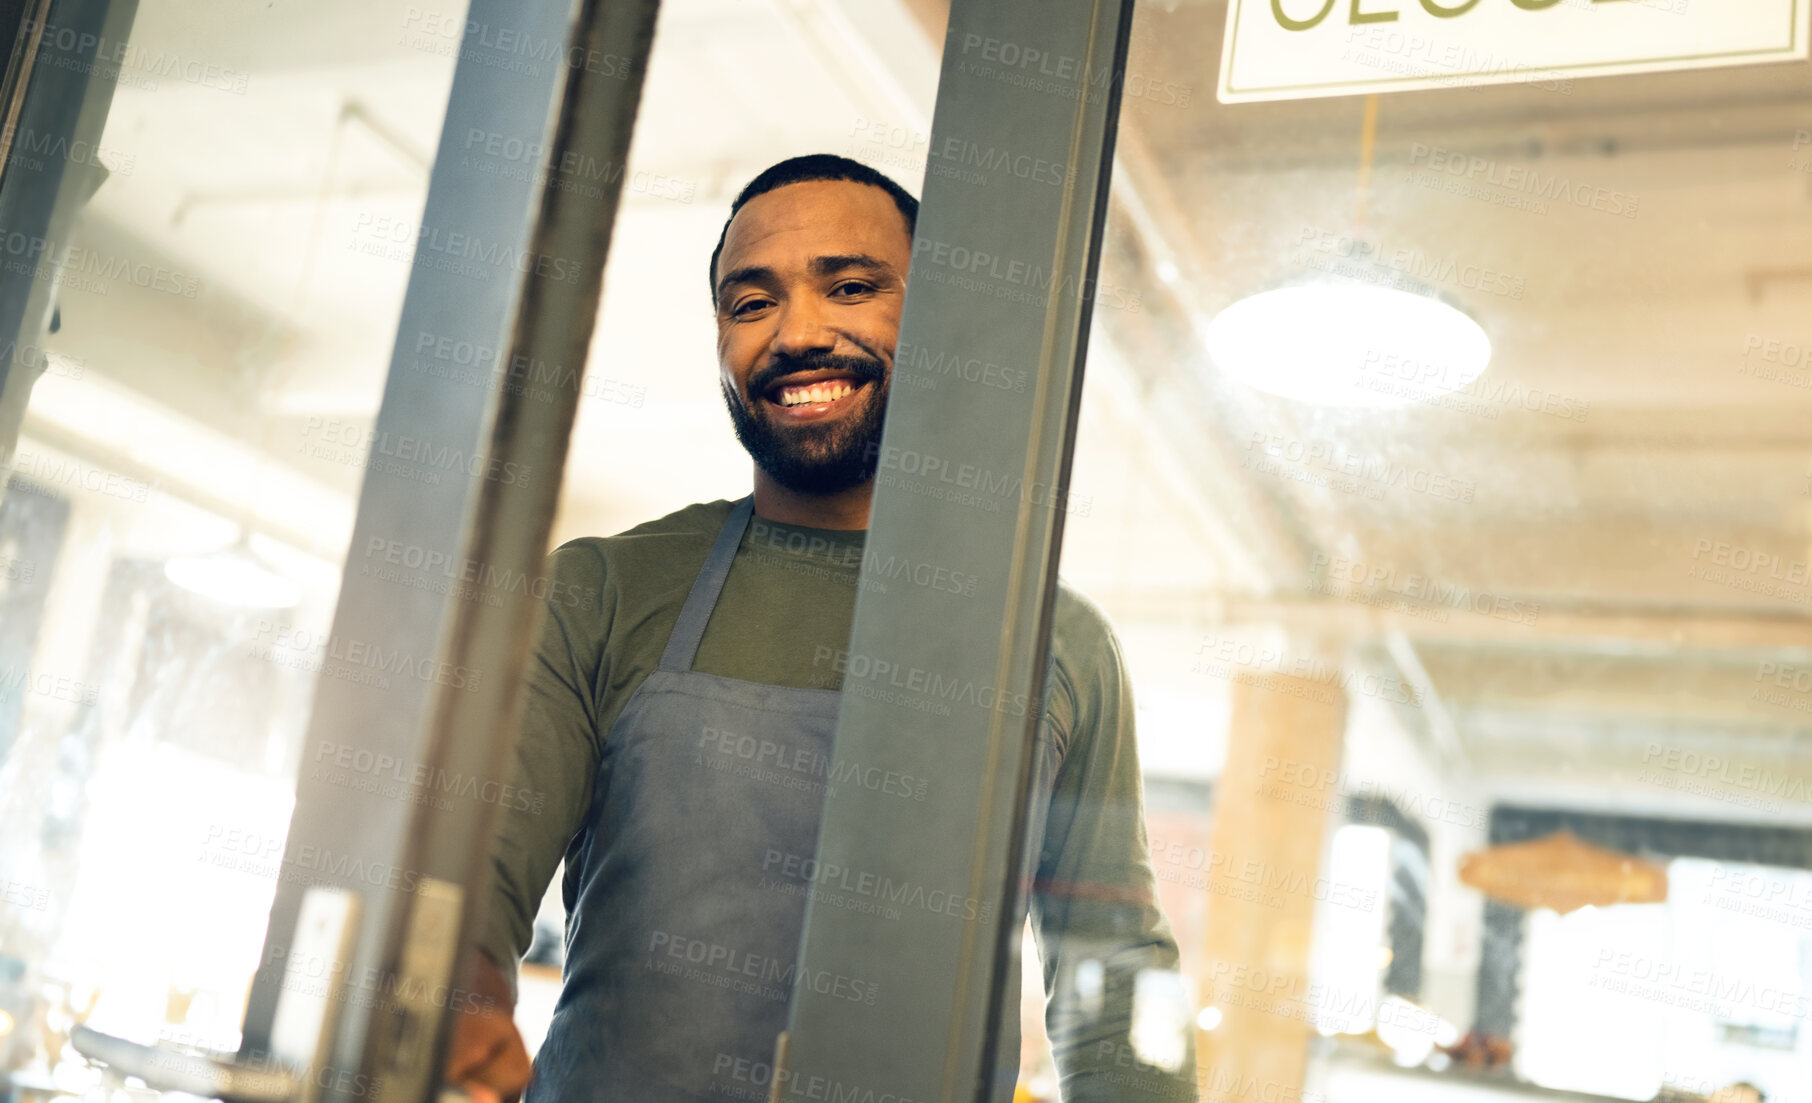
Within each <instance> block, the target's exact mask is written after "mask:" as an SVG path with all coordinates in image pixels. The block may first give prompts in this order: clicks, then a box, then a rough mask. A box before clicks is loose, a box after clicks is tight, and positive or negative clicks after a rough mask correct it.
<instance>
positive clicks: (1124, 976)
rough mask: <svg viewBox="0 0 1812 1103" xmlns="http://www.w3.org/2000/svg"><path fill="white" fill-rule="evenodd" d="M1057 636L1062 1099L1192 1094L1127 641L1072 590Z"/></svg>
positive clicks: (1063, 596) (1062, 598) (1050, 839)
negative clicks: (1149, 822) (1124, 653)
mask: <svg viewBox="0 0 1812 1103" xmlns="http://www.w3.org/2000/svg"><path fill="white" fill-rule="evenodd" d="M1052 640H1053V644H1052V648H1053V651H1054V653H1055V658H1056V662H1055V664H1054V672H1053V679H1054V683H1055V684H1053V685H1052V686H1051V687H1048V688H1047V691H1046V699H1047V701H1048V702H1049V704H1050V708H1049V714H1048V715H1049V720H1050V724H1051V728H1052V731H1051V733H1050V734H1051V737H1052V738H1054V739H1055V740H1056V741H1057V745H1058V749H1059V754H1060V756H1061V764H1060V765H1059V766H1058V768H1057V772H1056V776H1055V778H1054V779H1052V783H1051V796H1050V805H1049V811H1048V814H1047V819H1046V824H1045V830H1044V842H1043V846H1042V849H1041V851H1040V854H1039V858H1038V867H1037V874H1036V879H1035V881H1034V883H1033V886H1032V900H1031V909H1030V910H1031V915H1032V921H1033V922H1032V930H1033V938H1034V940H1035V941H1036V943H1037V946H1038V951H1039V957H1040V960H1041V961H1042V962H1043V965H1044V982H1045V992H1046V993H1047V1000H1046V1008H1045V1025H1046V1030H1047V1032H1048V1033H1049V1035H1050V1038H1051V1046H1052V1049H1053V1051H1054V1054H1055V1057H1056V1060H1057V1071H1058V1076H1059V1090H1060V1092H1061V1098H1062V1100H1063V1103H1098V1101H1099V1103H1106V1101H1109V1100H1114V1101H1146V1100H1150V1101H1162V1103H1192V1101H1194V1100H1195V1099H1196V1084H1195V1024H1194V1022H1193V1009H1192V1007H1191V1005H1190V1001H1189V997H1188V995H1187V990H1186V989H1185V987H1184V982H1183V979H1182V977H1181V974H1180V972H1179V970H1178V953H1177V945H1176V939H1175V938H1174V937H1173V936H1172V935H1171V932H1170V924H1169V923H1168V922H1167V921H1166V920H1165V918H1164V915H1163V913H1162V912H1161V911H1160V910H1159V908H1158V903H1157V885H1156V879H1155V878H1154V877H1153V875H1152V869H1151V855H1150V843H1149V842H1148V841H1147V838H1146V832H1145V809H1144V793H1143V788H1142V783H1141V780H1140V773H1139V753H1138V745H1137V742H1136V739H1135V735H1134V727H1133V698H1132V684H1131V681H1130V679H1129V678H1128V676H1127V672H1126V667H1125V664H1124V662H1123V661H1122V657H1121V653H1120V644H1119V640H1118V639H1116V638H1115V636H1114V633H1113V629H1112V628H1111V627H1110V626H1109V624H1108V623H1107V620H1106V618H1105V617H1104V616H1103V615H1102V614H1101V613H1100V611H1099V610H1098V609H1097V608H1096V607H1095V606H1094V605H1092V604H1090V603H1089V602H1088V601H1087V600H1086V599H1083V598H1082V597H1081V596H1080V595H1077V594H1075V592H1074V591H1070V590H1068V589H1067V587H1066V588H1064V589H1060V591H1059V594H1058V601H1057V607H1056V613H1055V624H1054V625H1053V632H1052ZM1135 996H1136V1000H1135ZM1135 1004H1136V1010H1137V1018H1138V1022H1139V1031H1138V1037H1139V1044H1138V1045H1135V1043H1134V1031H1133V1022H1134V1017H1135Z"/></svg>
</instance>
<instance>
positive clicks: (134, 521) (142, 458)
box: [0, 0, 462, 1094]
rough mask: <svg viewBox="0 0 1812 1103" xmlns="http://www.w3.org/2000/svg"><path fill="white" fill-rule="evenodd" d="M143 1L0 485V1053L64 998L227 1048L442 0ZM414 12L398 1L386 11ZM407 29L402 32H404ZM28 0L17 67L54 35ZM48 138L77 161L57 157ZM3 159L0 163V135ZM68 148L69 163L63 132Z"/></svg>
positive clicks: (52, 49)
mask: <svg viewBox="0 0 1812 1103" xmlns="http://www.w3.org/2000/svg"><path fill="white" fill-rule="evenodd" d="M435 7H436V5H434V4H432V3H429V4H427V5H414V6H412V7H411V8H410V9H409V10H408V11H405V10H404V8H403V7H400V6H394V5H377V6H373V5H369V4H364V3H351V2H347V3H329V4H324V5H323V4H316V5H311V6H309V7H308V8H307V9H306V10H304V9H295V10H289V9H285V8H284V7H282V6H277V7H271V6H268V5H266V6H260V7H256V8H252V9H247V8H243V7H238V6H233V5H226V4H217V3H211V2H207V3H201V4H196V3H188V2H184V3H178V2H175V0H151V2H146V3H143V4H140V5H139V6H138V11H137V15H136V19H135V20H134V22H133V24H132V28H131V34H130V38H129V40H127V41H124V42H109V43H104V44H103V45H102V46H101V48H100V49H101V52H102V55H103V56H104V57H111V58H113V59H115V60H117V61H119V62H120V72H119V73H118V75H117V79H116V80H114V81H112V84H113V88H112V105H111V110H110V111H109V112H108V114H107V115H106V121H105V127H104V129H103V130H102V132H101V134H100V136H99V140H98V142H92V143H79V144H76V145H71V144H70V143H67V142H65V143H63V144H62V145H57V144H55V143H52V142H48V141H40V140H37V136H33V135H29V134H24V133H23V132H21V135H20V141H21V142H23V143H24V145H23V146H21V145H19V144H15V152H16V153H19V151H20V150H21V149H24V150H25V152H23V153H20V156H31V157H44V156H53V155H55V151H56V150H58V149H65V150H90V149H92V150H93V153H94V156H93V158H92V160H93V161H94V162H95V164H94V166H93V167H97V168H99V169H102V170H104V172H103V173H102V176H103V177H104V182H102V183H101V184H100V186H99V188H98V190H97V191H96V192H95V193H94V195H93V197H92V198H91V199H90V200H89V201H88V203H87V204H86V206H85V207H84V208H83V209H82V211H81V213H80V214H79V216H78V218H77V221H76V224H75V227H74V230H73V238H72V240H71V242H70V243H69V244H70V246H71V248H70V251H69V253H68V254H67V257H66V258H65V259H63V260H61V261H60V262H59V263H58V264H56V265H50V264H46V265H45V266H44V267H43V268H41V269H40V271H39V273H38V274H39V276H40V278H46V279H55V280H56V281H57V285H58V286H57V291H56V307H57V319H56V324H55V326H54V330H53V332H52V333H50V334H49V335H47V336H45V337H44V338H43V339H42V340H39V341H33V342H30V346H31V347H30V348H22V349H21V350H20V352H19V353H18V355H17V356H15V358H14V367H15V370H18V369H19V368H21V367H25V368H28V369H32V370H34V373H35V374H37V376H38V378H37V380H36V383H35V385H34V386H33V388H32V391H31V397H30V402H29V405H28V407H27V411H26V416H25V421H24V425H23V430H22V435H21V437H20V439H19V442H18V450H17V454H16V456H15V460H14V464H13V467H12V470H11V471H10V472H9V475H10V478H9V479H8V481H7V484H6V492H5V496H4V499H3V500H0V753H3V754H4V760H3V762H0V881H3V883H4V892H5V906H4V908H0V1013H3V1014H4V1016H5V1019H4V1025H5V1026H6V1027H7V1029H0V1070H4V1071H5V1072H7V1073H11V1074H13V1075H14V1076H15V1077H16V1078H17V1082H18V1083H19V1084H20V1085H21V1086H31V1087H33V1088H34V1089H35V1090H38V1091H44V1092H49V1091H52V1090H53V1089H54V1090H60V1091H64V1092H68V1093H71V1094H74V1093H79V1092H82V1091H85V1090H87V1089H88V1088H90V1087H92V1086H93V1085H94V1084H96V1083H97V1082H98V1076H99V1073H98V1072H97V1071H96V1070H93V1069H91V1068H88V1067H87V1064H86V1062H84V1061H83V1060H82V1059H81V1058H80V1057H79V1056H78V1055H77V1054H75V1052H74V1050H73V1049H72V1048H69V1047H68V1045H67V1041H68V1037H69V1031H70V1030H71V1029H72V1028H73V1027H74V1026H75V1025H77V1024H81V1023H86V1024H87V1025H89V1026H92V1027H94V1028H96V1029H99V1030H103V1031H106V1032H109V1033H113V1034H118V1035H123V1036H126V1037H129V1038H134V1039H138V1040H140V1041H154V1040H158V1039H163V1040H168V1041H174V1042H178V1043H182V1044H185V1045H191V1046H198V1047H202V1048H207V1049H218V1050H231V1049H233V1048H235V1047H236V1046H237V1044H238V1041H239V1031H240V1025H241V1021H242V1015H243V1013H244V1008H245V1004H246V998H247V991H248V986H249V984H250V980H251V976H252V972H253V970H254V968H255V967H256V966H257V964H258V960H259V956H260V952H261V948H262V943H263V938H264V928H265V921H266V918H267V914H268V911H269V907H270V901H271V898H272V893H273V891H274V888H275V885H276V884H277V881H278V878H279V877H280V876H283V875H285V874H286V873H287V874H290V875H293V874H294V873H295V872H296V871H294V870H289V871H286V870H284V869H283V868H282V867H283V856H284V837H285V832H286V830H287V828H288V823H289V817H290V811H291V807H292V805H293V802H294V780H295V777H296V775H297V771H298V770H299V769H300V768H301V767H302V764H303V762H304V760H305V755H304V748H303V747H302V745H301V737H302V733H303V731H304V729H305V724H306V721H307V716H308V708H309V702H310V700H311V698H312V690H313V684H314V679H315V677H316V674H317V672H318V671H319V669H320V667H321V662H322V657H323V655H324V654H326V653H328V652H330V651H331V649H332V648H333V646H334V643H333V641H332V640H331V638H330V636H329V634H328V623H329V618H330V615H331V612H332V608H333V603H334V600H335V597H336V594H337V592H338V589H339V579H340V565H341V562H342V559H343V556H344V552H345V546H346V542H347V540H348V537H349V535H350V532H351V521H352V516H353V509H354V505H355V501H356V497H357V493H358V489H359V485H360V482H361V479H362V476H363V473H364V470H365V465H366V463H367V462H368V451H369V445H370V443H371V442H370V441H369V440H368V439H367V433H366V427H368V426H369V425H370V423H371V419H372V416H373V413H374V412H375V409H376V406H377V401H378V396H379V393H380V391H381V386H382V381H383V375H384V372H385V369H386V367H387V365H388V361H389V354H390V349H391V345H392V342H393V341H394V338H395V325H396V317H397V312H398V308H399V305H400V302H401V296H402V292H403V288H404V286H405V283H406V281H407V279H408V276H409V272H410V264H409V260H410V249H409V248H408V247H407V245H408V240H407V239H404V244H403V245H401V246H398V247H396V248H394V249H393V248H392V243H391V242H390V241H389V240H387V239H385V240H383V241H382V242H381V245H382V247H381V248H373V247H372V246H373V244H374V242H377V241H378V239H377V238H376V237H375V236H374V235H375V234H376V230H375V229H374V227H380V226H384V225H388V224H392V223H394V224H399V225H400V224H407V223H409V222H410V220H412V219H415V218H418V217H419V211H420V209H421V204H422V201H423V197H424V195H425V192H426V185H427V169H428V163H427V153H426V152H425V151H429V150H432V149H433V148H434V145H435V143H436V142H437V140H438V132H439V128H440V119H441V114H442V111H443V110H444V105H445V102H446V94H447V90H448V87H449V82H450V79H451V75H452V67H453V61H452V58H451V57H450V56H448V53H449V52H448V51H444V50H440V49H437V48H434V46H435V45H436V44H435V43H431V42H426V41H421V42H417V41H415V39H413V38H411V36H410V34H409V31H410V29H411V28H410V27H409V26H408V25H407V24H408V21H409V20H411V19H415V20H418V21H419V20H420V19H422V18H425V17H426V16H427V15H428V14H434V15H435V18H437V19H440V20H442V21H445V22H447V23H450V24H453V25H458V23H459V22H460V21H461V19H462V13H461V10H460V7H461V6H460V5H458V4H456V3H455V4H450V5H441V7H444V8H445V9H446V10H445V11H444V12H437V13H430V12H429V11H428V9H434V8H435ZM411 13H413V14H411ZM418 37H419V36H418ZM79 49H80V43H79V42H77V41H76V36H74V35H72V34H64V33H60V30H59V28H57V27H56V26H54V25H51V26H47V27H46V28H45V36H44V41H43V43H42V45H41V47H40V52H39V54H38V56H37V64H38V65H39V66H47V67H61V68H63V69H69V68H70V67H71V66H79V65H80V64H82V63H81V62H80V59H79V57H78V55H77V54H76V53H75V51H77V50H79ZM70 156H71V157H72V158H73V157H76V156H77V154H76V153H71V154H70ZM16 163H17V162H15V164H16ZM84 164H87V160H84Z"/></svg>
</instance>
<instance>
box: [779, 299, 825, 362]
mask: <svg viewBox="0 0 1812 1103" xmlns="http://www.w3.org/2000/svg"><path fill="white" fill-rule="evenodd" d="M828 321H829V319H827V318H826V317H825V316H824V312H823V308H822V307H821V306H819V305H818V304H816V303H812V302H803V303H802V302H794V303H789V304H788V305H787V306H785V307H784V308H782V310H781V314H780V326H779V329H778V330H777V331H776V332H775V334H774V351H775V352H777V353H783V354H785V355H788V356H797V355H799V354H800V353H805V352H813V351H817V350H828V349H830V348H832V347H834V346H835V345H836V343H837V332H836V330H834V329H832V328H831V327H830V326H829V325H828V324H827V323H828Z"/></svg>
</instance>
